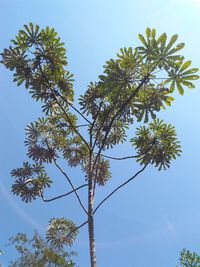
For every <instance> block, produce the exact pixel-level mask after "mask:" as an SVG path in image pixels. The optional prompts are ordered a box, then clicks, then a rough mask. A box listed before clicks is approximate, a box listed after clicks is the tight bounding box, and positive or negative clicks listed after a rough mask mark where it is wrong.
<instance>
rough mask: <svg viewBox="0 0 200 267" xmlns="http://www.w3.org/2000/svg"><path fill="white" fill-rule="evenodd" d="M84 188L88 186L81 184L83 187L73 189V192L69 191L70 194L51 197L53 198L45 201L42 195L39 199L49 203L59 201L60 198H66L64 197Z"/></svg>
mask: <svg viewBox="0 0 200 267" xmlns="http://www.w3.org/2000/svg"><path fill="white" fill-rule="evenodd" d="M85 186H88V184H83V185H81V186H79V187H77V188H75V189H74V190H72V191H70V192H67V193H65V194H62V195H60V196H57V197H53V198H50V199H45V198H44V196H43V194H41V197H42V200H43V201H44V202H51V201H54V200H56V199H59V198H62V197H66V196H68V195H70V194H72V193H74V192H75V191H77V190H79V189H81V188H83V187H85Z"/></svg>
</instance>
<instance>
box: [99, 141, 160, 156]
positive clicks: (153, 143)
mask: <svg viewBox="0 0 200 267" xmlns="http://www.w3.org/2000/svg"><path fill="white" fill-rule="evenodd" d="M155 142H156V137H155V138H154V139H153V142H152V144H151V145H150V147H149V148H148V149H147V150H146V151H144V152H143V153H141V154H138V155H133V156H126V157H121V158H119V157H112V156H107V155H104V154H100V155H101V156H102V157H104V158H108V159H113V160H125V159H133V158H139V157H141V156H143V155H145V154H146V153H148V152H149V151H150V150H151V148H152V147H153V146H154V145H155ZM95 154H97V153H95Z"/></svg>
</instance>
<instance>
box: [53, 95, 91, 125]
mask: <svg viewBox="0 0 200 267" xmlns="http://www.w3.org/2000/svg"><path fill="white" fill-rule="evenodd" d="M58 95H59V96H60V97H61V98H62V100H63V101H65V102H66V103H67V104H68V105H69V106H70V107H71V108H72V109H73V110H75V111H76V112H77V113H78V114H79V115H80V116H81V117H82V118H83V119H84V120H86V121H87V122H88V123H89V124H92V123H91V122H90V121H89V120H88V119H87V118H86V117H85V116H84V115H83V114H82V113H81V112H80V111H79V110H78V109H77V108H75V107H74V106H73V105H72V104H71V103H70V102H69V101H67V99H65V98H64V97H63V96H62V95H61V94H60V93H59V92H58Z"/></svg>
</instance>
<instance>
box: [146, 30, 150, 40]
mask: <svg viewBox="0 0 200 267" xmlns="http://www.w3.org/2000/svg"><path fill="white" fill-rule="evenodd" d="M146 35H147V37H148V38H149V37H150V35H151V30H150V28H149V27H148V28H146Z"/></svg>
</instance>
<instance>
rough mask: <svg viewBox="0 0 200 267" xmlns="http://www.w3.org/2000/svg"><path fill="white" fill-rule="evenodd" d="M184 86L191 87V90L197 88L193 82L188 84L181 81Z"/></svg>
mask: <svg viewBox="0 0 200 267" xmlns="http://www.w3.org/2000/svg"><path fill="white" fill-rule="evenodd" d="M181 82H182V84H184V85H185V86H187V87H189V88H190V89H193V88H195V85H194V84H193V83H191V82H187V81H181Z"/></svg>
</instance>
